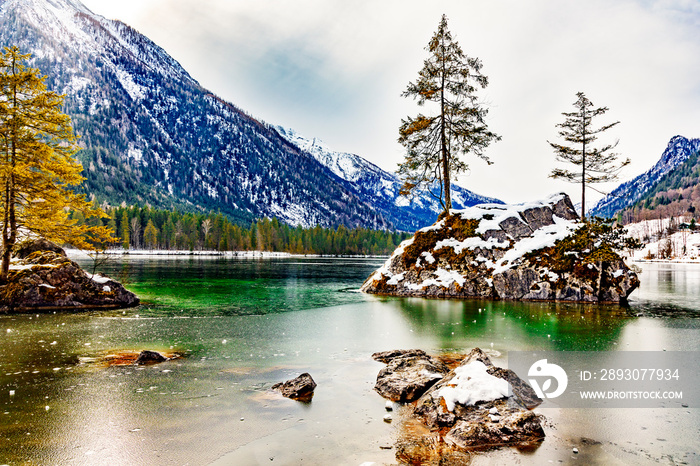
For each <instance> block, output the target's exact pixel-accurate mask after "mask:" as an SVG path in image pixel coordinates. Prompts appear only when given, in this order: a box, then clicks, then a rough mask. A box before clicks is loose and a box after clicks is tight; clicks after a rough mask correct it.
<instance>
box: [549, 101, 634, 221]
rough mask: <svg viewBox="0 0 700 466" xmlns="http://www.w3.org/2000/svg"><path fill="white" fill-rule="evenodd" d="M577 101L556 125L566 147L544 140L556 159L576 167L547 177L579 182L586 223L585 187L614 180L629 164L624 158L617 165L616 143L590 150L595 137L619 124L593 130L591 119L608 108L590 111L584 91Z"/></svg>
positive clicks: (591, 109) (582, 211)
mask: <svg viewBox="0 0 700 466" xmlns="http://www.w3.org/2000/svg"><path fill="white" fill-rule="evenodd" d="M576 96H577V97H578V99H577V100H576V102H575V103H574V107H575V108H576V111H575V112H570V113H566V112H565V113H562V115H564V116H565V117H566V119H565V120H564V123H560V124H558V125H557V127H558V128H561V130H560V131H559V136H561V137H562V138H564V140H565V141H566V142H568V143H569V144H570V145H568V146H565V145H561V144H555V143H553V142H550V141H547V142H548V143H549V145H550V146H552V148H553V149H554V152H555V154H556V157H557V160H558V161H560V162H566V163H572V164H574V165H576V166H577V167H579V168H578V169H577V171H569V170H564V169H560V168H555V169H553V170H552V173H551V174H550V175H549V176H550V178H555V179H558V178H561V179H564V180H566V181H568V182H569V183H581V220H583V221H585V220H586V188H587V187H589V186H587V185H589V184H592V183H604V182H608V181H615V180H617V177H618V174H619V173H620V170H622V168H623V167H625V166H627V165H628V164H629V163H630V159H626V160H625V161H623V162H622V163H620V164H619V165H617V164H616V162H617V158H618V156H619V154H616V153H613V152H610V151H611V150H613V149H614V148H615V147H616V146H617V144H618V142H619V141H616V142H615V143H613V144H608V145H605V146H602V147H598V148H595V147H592V144H593V143H594V142H595V141H596V140H597V139H598V134H600V133H602V132H604V131H607V130H609V129H610V128H612V127H613V126H615V125H617V124H618V123H620V122H619V121H616V122H614V123H610V124H608V125H604V126H601V127H599V128H595V127H593V118H594V117H597V116H600V115H603V114H605V112H607V111H608V110H609V109H608V108H607V107H600V108H593V103H592V102H591V101H590V100H588V98H587V97H586V95H585V94H584V93H583V92H579V93H577V94H576Z"/></svg>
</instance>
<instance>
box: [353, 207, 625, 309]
mask: <svg viewBox="0 0 700 466" xmlns="http://www.w3.org/2000/svg"><path fill="white" fill-rule="evenodd" d="M583 226H584V224H582V223H580V222H578V216H577V214H576V212H575V211H574V207H573V205H572V204H571V200H570V199H569V197H568V196H567V195H566V194H557V195H554V196H551V197H550V198H548V199H546V200H544V201H539V202H530V203H524V204H518V205H495V204H483V205H478V206H474V207H470V208H467V209H463V210H453V211H452V212H451V214H450V215H449V216H446V217H444V218H442V219H441V220H439V221H438V222H437V223H436V224H434V225H432V226H430V227H426V228H424V229H422V230H419V231H418V232H416V234H415V235H414V237H413V238H410V239H408V240H406V241H404V242H403V243H402V244H401V245H400V246H399V247H398V248H397V250H396V251H395V252H394V254H393V255H392V256H391V257H390V258H389V259H388V260H387V262H386V263H385V264H384V265H383V266H382V267H381V268H379V269H378V270H377V271H376V272H375V273H374V274H372V276H370V278H368V279H367V281H366V282H365V283H364V285H363V286H362V291H364V292H367V293H376V294H389V295H399V296H434V297H454V298H460V297H479V298H490V299H512V300H533V301H540V300H542V301H581V302H620V301H624V300H626V298H627V296H628V295H629V293H631V292H632V291H633V290H634V289H635V288H636V287H637V286H638V285H639V280H638V278H637V276H636V274H635V273H634V272H633V271H631V270H630V269H629V268H628V267H627V266H626V265H625V263H624V261H623V260H622V258H621V257H620V256H618V255H617V254H616V253H614V252H612V251H609V250H608V249H606V245H604V244H602V243H600V242H598V241H592V243H591V244H588V242H586V241H588V238H586V239H584V238H580V239H578V241H579V243H580V244H573V243H572V244H570V245H569V246H568V247H570V248H571V250H565V251H561V250H559V249H561V247H560V246H559V245H560V244H561V243H560V242H562V241H564V240H566V241H573V242H575V241H577V239H576V237H575V236H574V235H575V234H576V232H577V231H579V229H580V228H582V227H583ZM557 247H559V249H557ZM427 257H430V258H431V259H432V262H431V261H429V260H425V259H426V258H427Z"/></svg>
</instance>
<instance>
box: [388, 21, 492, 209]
mask: <svg viewBox="0 0 700 466" xmlns="http://www.w3.org/2000/svg"><path fill="white" fill-rule="evenodd" d="M426 50H427V51H428V52H430V57H429V58H428V59H426V60H425V61H424V63H423V69H421V70H420V72H419V73H418V79H417V80H416V81H415V82H411V83H409V84H408V87H407V89H406V90H405V91H404V92H403V94H402V96H403V97H413V98H414V99H416V100H417V102H418V105H419V106H423V105H424V104H425V103H426V102H433V103H435V104H437V105H438V110H437V111H436V114H435V115H434V116H425V115H423V114H419V115H418V116H417V117H415V118H411V117H408V118H407V119H406V120H402V121H401V127H400V128H399V134H400V136H399V142H400V143H401V144H402V145H403V146H405V147H406V150H407V154H406V159H405V161H404V162H403V163H401V164H400V165H399V169H398V173H399V175H400V176H401V177H402V178H403V180H404V184H403V187H402V190H401V194H403V195H409V194H410V193H411V192H412V191H414V190H416V189H427V191H428V192H429V193H430V194H431V195H433V196H434V197H435V198H437V199H438V200H439V201H440V202H441V204H442V205H443V207H444V209H445V212H446V213H449V210H450V209H451V208H452V197H451V193H450V185H451V181H450V177H451V175H452V174H456V173H459V172H463V171H466V170H468V168H469V167H468V165H467V164H466V163H465V162H464V161H462V160H461V159H460V158H459V156H460V154H463V155H466V154H468V153H473V154H474V155H476V156H477V157H479V158H481V159H483V160H485V161H486V162H487V163H488V164H491V161H490V160H489V158H488V157H487V156H486V155H485V154H484V149H485V148H486V147H487V146H488V145H489V144H490V143H491V142H493V141H498V140H500V136H498V135H496V134H495V133H493V132H491V131H489V130H488V128H487V126H486V123H485V117H486V114H487V113H488V110H487V109H485V108H484V107H483V106H482V105H481V104H480V103H479V102H478V101H477V97H476V94H475V93H476V91H477V87H481V88H485V87H486V86H487V85H488V78H487V77H486V76H485V75H483V74H481V67H482V64H481V61H480V60H479V59H477V58H472V57H468V56H467V55H465V54H464V52H463V51H462V49H461V47H460V46H459V44H458V43H457V42H456V41H453V39H452V34H451V33H450V31H449V30H448V29H447V17H446V16H445V15H443V16H442V20H441V21H440V25H439V26H438V30H437V32H435V35H434V36H433V37H432V39H431V40H430V43H429V44H428V46H427V47H426ZM436 185H437V187H438V192H437V193H435V192H434V191H433V189H435V186H436Z"/></svg>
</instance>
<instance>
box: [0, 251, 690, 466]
mask: <svg viewBox="0 0 700 466" xmlns="http://www.w3.org/2000/svg"><path fill="white" fill-rule="evenodd" d="M381 262H382V261H381V260H376V259H319V258H313V259H311V258H309V259H304V258H302V259H299V258H291V259H273V260H268V259H265V260H235V259H228V260H226V259H201V258H200V259H198V258H184V259H174V258H169V259H138V258H132V259H130V260H128V261H124V262H121V263H113V264H110V265H108V266H107V267H105V269H104V270H102V272H103V273H105V274H108V275H110V276H115V277H116V276H121V277H122V278H125V279H126V280H127V282H128V287H129V288H130V289H131V290H133V291H135V292H136V293H137V294H139V296H141V298H142V302H143V304H142V305H141V306H139V307H136V308H132V309H127V310H119V311H94V312H86V313H56V314H41V315H36V314H34V315H31V314H27V315H16V316H0V439H2V441H1V442H0V464H85V465H93V464H109V465H115V464H118V465H159V464H193V465H198V464H211V463H216V464H220V465H226V464H234V465H238V464H243V465H246V464H251V465H254V464H289V465H294V464H348V465H359V464H362V463H363V462H366V461H375V462H378V463H380V464H381V463H395V459H394V451H393V450H390V449H382V448H380V447H386V446H390V445H392V444H393V442H394V440H395V438H396V436H397V435H398V426H399V423H398V422H395V423H393V424H387V423H384V422H383V421H382V416H383V415H384V414H385V411H384V400H383V399H382V398H381V397H379V395H377V394H376V393H374V392H373V390H372V387H373V385H374V380H375V378H376V374H377V372H378V371H379V369H380V368H381V367H382V365H381V364H379V363H377V362H375V361H373V360H372V359H371V357H370V356H371V354H372V353H373V352H376V351H383V350H388V349H394V348H413V347H418V348H423V349H425V350H427V351H429V352H435V353H437V352H448V351H462V352H463V351H467V350H469V349H470V348H472V347H475V346H479V347H482V348H485V349H489V350H491V351H493V353H492V354H494V362H495V363H496V364H497V365H502V366H504V365H506V363H507V353H508V351H512V350H530V349H531V350H567V351H568V350H596V351H603V350H612V351H616V350H649V351H653V350H658V351H661V350H668V351H681V350H683V351H697V350H700V332H699V330H700V319H698V317H699V316H700V302H699V301H698V299H699V298H698V296H699V295H700V290H698V287H699V286H700V267H698V266H694V267H693V266H671V265H645V266H644V268H645V272H644V273H643V274H642V276H641V278H642V289H641V290H639V291H637V292H635V294H634V295H633V297H632V300H631V309H630V310H623V309H620V308H618V307H596V306H579V305H553V304H545V303H530V304H526V303H503V302H485V301H441V300H423V299H398V298H381V297H375V296H368V295H364V294H361V293H358V292H357V291H356V290H357V289H358V288H359V286H360V285H361V283H362V281H363V280H364V279H365V278H366V277H367V276H368V275H369V274H370V273H371V272H372V271H373V270H374V269H375V268H376V267H377V266H379V265H380V264H381ZM637 314H639V316H637ZM146 348H148V349H154V350H163V351H166V350H173V351H179V352H182V353H184V354H185V355H186V357H185V358H183V359H179V360H173V361H168V362H166V363H163V364H159V365H155V366H146V367H134V366H120V367H116V366H115V367H105V366H104V365H102V364H100V363H99V361H100V358H102V357H104V355H106V354H108V353H110V352H114V351H117V350H141V349H146ZM499 355H500V356H499ZM301 372H309V373H311V374H312V376H313V377H314V379H315V380H316V382H317V383H318V388H317V389H316V395H315V396H314V399H313V402H312V403H311V404H308V405H305V404H300V403H297V402H294V401H291V400H288V399H284V398H281V397H279V396H277V395H276V394H274V393H273V392H271V391H270V390H269V387H270V386H271V385H272V384H274V383H276V382H279V381H283V380H286V379H289V378H292V377H294V376H296V375H298V374H299V373H301ZM11 393H12V394H11ZM47 407H48V408H47ZM542 412H543V414H545V415H546V416H547V417H548V418H550V419H551V421H552V424H553V427H551V428H548V432H547V435H548V436H547V439H546V440H545V441H544V442H543V444H542V445H541V446H540V447H539V448H538V449H537V450H536V451H534V452H529V453H520V452H517V451H516V450H512V449H506V450H501V451H498V452H491V453H488V454H483V455H479V456H477V457H476V458H475V460H474V462H475V464H479V463H480V462H481V463H489V462H491V463H495V464H504V463H505V464H507V463H511V462H519V463H521V464H543V463H547V462H549V461H552V462H554V463H557V462H563V463H569V462H575V461H578V462H579V463H581V462H582V461H583V462H584V463H586V464H656V463H658V462H664V461H665V462H666V463H668V464H674V463H683V462H685V463H686V464H698V463H700V457H699V456H698V454H697V452H698V451H699V450H700V444H699V442H700V441H699V440H698V438H700V436H698V433H699V432H700V413H698V410H697V409H685V410H680V409H673V410H671V409H668V410H648V409H647V410H643V409H642V410H629V409H628V410H602V409H593V410H573V409H568V410H565V409H561V410H557V409H543V410H542ZM396 415H397V416H400V413H396ZM580 437H587V438H592V439H594V440H596V441H597V442H600V443H599V444H596V445H594V446H591V447H588V448H586V449H584V448H583V447H582V451H581V452H580V453H579V455H578V456H577V457H576V458H574V459H572V453H571V444H572V442H575V441H577V439H580ZM659 439H662V440H659Z"/></svg>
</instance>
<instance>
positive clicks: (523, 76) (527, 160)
mask: <svg viewBox="0 0 700 466" xmlns="http://www.w3.org/2000/svg"><path fill="white" fill-rule="evenodd" d="M85 3H86V4H87V5H88V6H89V7H90V8H91V9H92V10H93V11H95V12H97V13H100V14H103V15H105V16H107V17H113V18H119V19H122V20H123V21H125V22H127V23H129V24H131V25H132V26H134V27H136V28H137V29H138V30H140V31H141V32H142V33H144V34H146V35H148V36H149V37H150V38H151V39H153V40H154V41H155V42H156V43H158V44H159V45H161V46H163V47H164V48H165V49H166V50H167V51H168V52H169V53H170V54H171V55H173V56H174V57H175V58H176V59H177V60H179V61H180V62H181V63H182V64H183V65H184V66H185V68H186V69H187V70H188V71H189V72H190V73H191V74H192V75H193V76H194V77H195V78H196V79H198V80H199V81H200V82H201V83H202V84H203V85H204V86H206V87H208V88H209V89H211V90H212V91H214V92H216V93H218V94H220V95H221V96H222V97H224V98H226V99H228V100H231V101H232V102H233V103H234V104H236V105H238V106H240V107H241V108H243V109H244V110H246V111H247V112H249V113H252V114H253V115H255V116H258V117H260V118H262V119H264V120H267V121H269V122H271V123H275V124H282V125H285V126H289V127H292V128H295V129H297V130H299V131H300V132H302V133H303V134H308V135H311V136H317V137H319V138H321V139H323V140H324V141H326V143H327V144H328V145H329V146H331V147H334V148H336V149H338V150H344V151H351V152H356V153H358V154H359V155H362V156H363V157H365V158H368V159H369V160H371V161H373V162H375V163H377V164H378V165H380V166H382V167H384V168H387V169H394V168H395V166H396V164H397V163H398V162H400V161H401V159H402V148H401V146H399V145H398V144H397V143H396V138H397V132H398V129H397V128H398V126H399V123H400V119H401V118H403V117H405V116H406V115H411V114H415V113H416V112H417V111H418V108H417V107H416V106H415V104H414V103H413V102H411V101H410V100H408V99H403V98H401V97H400V93H401V92H402V91H403V89H404V88H405V86H406V84H407V83H408V82H409V81H411V80H413V79H415V77H416V75H417V73H418V71H419V69H420V68H421V66H422V60H423V59H424V58H425V57H426V53H427V52H425V50H424V47H425V45H426V44H427V42H428V40H429V38H430V36H431V35H432V33H433V31H434V30H435V28H436V26H437V24H438V22H439V19H440V16H441V15H442V13H446V14H447V16H448V18H449V19H450V23H449V24H450V30H451V31H452V33H453V35H454V37H455V38H456V39H457V40H458V41H459V43H460V45H461V46H462V48H463V49H464V50H465V52H466V53H467V54H470V55H473V56H477V57H479V58H481V59H482V61H483V63H484V72H485V73H486V74H487V75H488V76H489V77H490V85H489V87H488V88H487V89H486V90H485V91H483V92H482V93H481V95H482V98H483V99H484V100H485V101H487V102H488V103H489V105H490V109H491V111H490V115H489V116H490V119H489V121H490V125H491V127H492V129H493V130H494V131H496V132H498V133H499V134H501V135H502V136H503V140H502V141H501V142H499V143H496V144H494V145H493V146H491V147H490V148H489V150H488V155H489V156H490V157H491V158H492V160H493V161H494V162H495V164H494V165H492V166H488V167H487V166H486V165H485V164H483V163H481V161H479V160H476V159H475V160H472V161H470V162H471V167H472V171H471V173H470V174H469V175H467V176H464V177H462V178H461V179H460V181H461V184H463V185H464V186H466V187H468V188H470V189H473V190H475V191H477V192H479V193H483V194H488V195H492V196H496V197H501V198H502V199H504V200H506V201H509V202H519V201H525V200H530V199H536V198H543V197H545V196H546V195H548V194H549V193H551V192H554V191H561V190H566V191H567V192H570V193H571V194H572V198H574V199H575V198H576V197H578V195H579V194H578V193H579V189H578V187H576V186H572V185H568V184H565V183H562V182H557V181H554V180H550V179H548V178H547V174H548V173H549V171H550V170H551V168H552V167H553V165H554V156H553V153H552V151H551V149H550V148H549V146H548V144H547V140H548V139H549V140H553V139H555V138H556V128H555V125H556V124H557V123H559V122H560V121H562V118H563V117H562V116H561V112H565V111H571V109H572V106H571V104H572V103H573V102H574V100H575V94H576V92H578V91H584V92H586V94H587V96H588V97H589V98H590V99H591V100H592V101H593V103H594V104H596V105H597V106H607V107H609V108H610V111H609V113H608V115H607V116H609V118H610V120H611V121H614V120H620V121H621V124H620V125H618V126H617V127H615V128H614V129H613V130H611V131H610V135H611V136H612V137H615V138H619V139H620V145H619V146H618V148H619V150H620V152H622V154H623V155H624V156H629V157H630V158H631V159H632V165H631V166H630V167H628V169H626V171H625V172H623V177H624V178H627V179H628V178H631V177H633V176H635V175H637V174H639V173H641V172H643V171H645V170H646V169H648V168H649V167H650V166H651V165H652V164H653V163H654V162H655V161H656V160H657V159H658V158H659V157H660V155H661V152H662V151H663V149H664V148H665V145H666V143H667V141H668V139H670V138H671V137H672V136H674V135H675V134H683V135H685V136H688V137H700V121H699V120H700V118H699V112H698V111H697V109H698V108H700V80H698V79H697V77H698V76H700V32H698V31H699V29H698V26H700V4H699V3H698V2H697V1H684V0H657V1H652V0H639V1H632V0H616V1H610V0H589V1H587V2H581V1H576V0H558V1H556V2H554V1H546V0H530V1H527V2H523V1H519V0H490V1H489V2H476V1H465V0H441V1H435V2H431V3H426V2H423V1H420V2H419V1H413V0H410V1H407V0H403V1H400V0H390V1H384V0H382V1H377V0H373V1H368V0H365V1H354V2H347V1H338V0H298V1H295V2H289V1H285V0H260V1H256V2H249V1H242V0H236V1H224V0H200V1H198V2H191V1H188V0H122V1H120V2H106V1H104V0H86V1H85ZM601 122H602V121H601ZM604 189H605V188H604Z"/></svg>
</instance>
